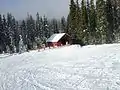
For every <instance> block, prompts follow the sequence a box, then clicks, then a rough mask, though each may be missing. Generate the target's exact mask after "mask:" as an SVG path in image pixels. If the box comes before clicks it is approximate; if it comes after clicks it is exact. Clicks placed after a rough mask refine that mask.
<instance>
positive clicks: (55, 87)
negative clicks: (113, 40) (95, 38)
mask: <svg viewBox="0 0 120 90" xmlns="http://www.w3.org/2000/svg"><path fill="white" fill-rule="evenodd" d="M1 57H2V58H0V90H120V44H108V45H107V44H105V45H89V46H84V47H80V46H79V45H71V46H66V47H62V48H56V49H47V50H44V51H41V52H38V51H37V50H36V51H31V52H29V53H28V52H26V53H23V54H20V55H19V54H16V55H13V56H6V55H5V56H4V55H1Z"/></svg>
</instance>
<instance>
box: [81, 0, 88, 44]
mask: <svg viewBox="0 0 120 90" xmlns="http://www.w3.org/2000/svg"><path fill="white" fill-rule="evenodd" d="M81 19H82V24H81V25H82V26H81V29H82V30H83V36H84V37H83V41H84V42H85V43H86V44H88V38H89V37H88V36H89V35H88V13H87V8H86V3H85V0H82V2H81Z"/></svg>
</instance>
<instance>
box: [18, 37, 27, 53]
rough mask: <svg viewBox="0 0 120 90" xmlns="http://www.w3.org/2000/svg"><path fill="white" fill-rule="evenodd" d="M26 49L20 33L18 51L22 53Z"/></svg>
mask: <svg viewBox="0 0 120 90" xmlns="http://www.w3.org/2000/svg"><path fill="white" fill-rule="evenodd" d="M25 51H26V48H25V45H24V43H23V39H22V36H21V35H20V41H19V53H20V54H21V53H23V52H25Z"/></svg>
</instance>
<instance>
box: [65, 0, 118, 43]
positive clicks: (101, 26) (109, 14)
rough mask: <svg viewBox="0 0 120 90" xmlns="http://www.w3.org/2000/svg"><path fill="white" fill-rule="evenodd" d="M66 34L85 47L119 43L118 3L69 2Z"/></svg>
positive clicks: (97, 0)
mask: <svg viewBox="0 0 120 90" xmlns="http://www.w3.org/2000/svg"><path fill="white" fill-rule="evenodd" d="M80 1H81V2H80ZM67 32H68V33H69V34H70V35H71V36H72V38H75V39H77V40H78V42H80V41H82V43H84V44H87V45H88V44H104V43H117V42H119V40H120V1H119V0H70V12H69V15H68V18H67Z"/></svg>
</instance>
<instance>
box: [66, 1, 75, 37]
mask: <svg viewBox="0 0 120 90" xmlns="http://www.w3.org/2000/svg"><path fill="white" fill-rule="evenodd" d="M67 20H68V23H67V27H68V30H67V31H68V33H69V34H70V35H71V36H72V38H75V31H76V4H75V2H74V0H71V1H70V12H69V15H68V19H67Z"/></svg>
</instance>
